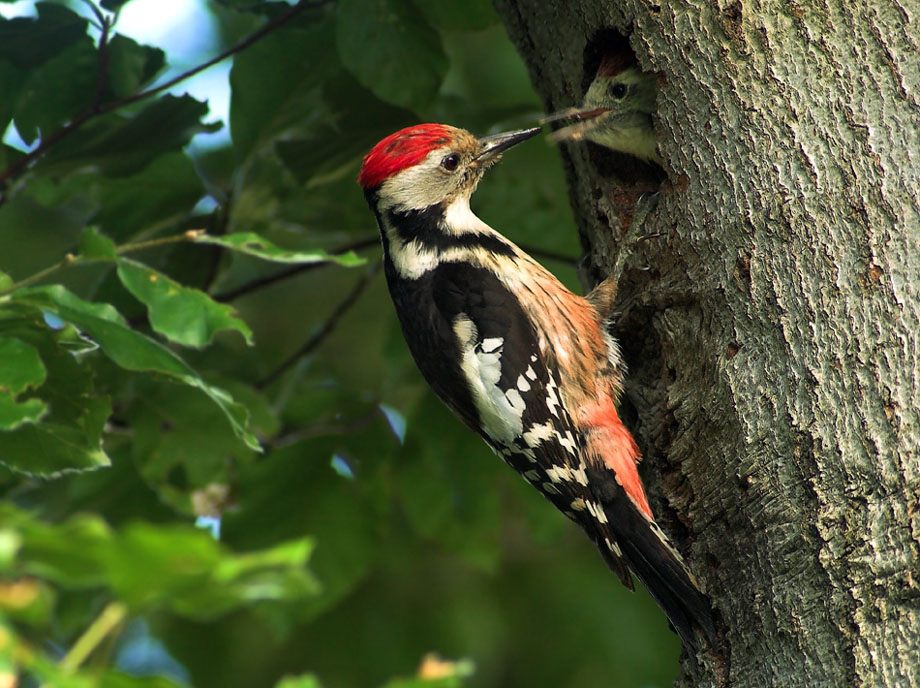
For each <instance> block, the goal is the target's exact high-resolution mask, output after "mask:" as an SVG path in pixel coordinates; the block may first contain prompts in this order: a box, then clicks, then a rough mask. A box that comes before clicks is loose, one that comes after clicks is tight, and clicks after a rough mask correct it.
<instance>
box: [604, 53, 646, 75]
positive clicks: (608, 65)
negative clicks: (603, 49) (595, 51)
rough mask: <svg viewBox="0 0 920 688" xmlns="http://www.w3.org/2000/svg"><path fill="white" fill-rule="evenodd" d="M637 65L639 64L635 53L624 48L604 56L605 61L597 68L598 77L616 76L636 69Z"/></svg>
mask: <svg viewBox="0 0 920 688" xmlns="http://www.w3.org/2000/svg"><path fill="white" fill-rule="evenodd" d="M637 64H639V62H638V61H637V60H636V56H635V55H634V54H633V52H632V51H631V50H629V49H628V48H622V49H620V50H616V51H614V52H608V53H606V54H605V55H604V59H602V60H601V63H600V65H599V66H598V68H597V75H598V76H616V75H617V74H619V73H620V72H622V71H624V70H626V69H629V68H630V67H635V66H636V65H637Z"/></svg>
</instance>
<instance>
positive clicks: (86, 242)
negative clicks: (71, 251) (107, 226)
mask: <svg viewBox="0 0 920 688" xmlns="http://www.w3.org/2000/svg"><path fill="white" fill-rule="evenodd" d="M77 250H78V251H79V253H80V255H81V256H83V257H85V258H97V259H101V260H115V258H117V253H116V252H115V242H114V241H112V240H111V239H109V238H108V237H107V236H103V235H102V234H100V233H99V230H98V229H96V228H95V227H87V228H86V229H84V230H83V234H81V235H80V245H79V247H78V249H77Z"/></svg>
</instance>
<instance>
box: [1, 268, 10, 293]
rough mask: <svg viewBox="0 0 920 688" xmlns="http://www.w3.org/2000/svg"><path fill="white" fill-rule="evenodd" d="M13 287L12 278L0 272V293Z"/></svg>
mask: <svg viewBox="0 0 920 688" xmlns="http://www.w3.org/2000/svg"><path fill="white" fill-rule="evenodd" d="M12 286H13V278H12V277H10V276H9V275H7V274H6V273H5V272H3V270H0V291H6V290H7V289H9V288H10V287H12Z"/></svg>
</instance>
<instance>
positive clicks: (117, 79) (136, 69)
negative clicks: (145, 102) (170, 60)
mask: <svg viewBox="0 0 920 688" xmlns="http://www.w3.org/2000/svg"><path fill="white" fill-rule="evenodd" d="M102 4H103V6H105V2H103V3H102ZM107 59H108V77H109V88H111V90H112V95H113V96H114V97H115V98H127V97H128V96H132V95H134V94H135V93H137V92H138V90H139V89H140V87H141V86H142V85H143V84H145V83H147V82H148V81H150V80H151V79H152V78H153V77H154V76H155V75H156V74H157V73H158V72H159V71H160V70H161V69H163V67H164V66H165V64H166V53H164V52H163V51H162V50H160V49H159V48H154V47H152V46H149V45H141V44H139V43H138V42H137V41H135V40H134V39H133V38H128V37H127V36H122V35H121V34H115V35H114V36H112V38H111V39H110V40H109V43H108V47H107Z"/></svg>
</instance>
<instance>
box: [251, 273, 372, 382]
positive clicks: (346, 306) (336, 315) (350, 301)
mask: <svg viewBox="0 0 920 688" xmlns="http://www.w3.org/2000/svg"><path fill="white" fill-rule="evenodd" d="M379 270H380V263H374V264H373V265H371V267H370V269H369V270H368V271H367V272H365V273H364V275H363V276H362V277H361V279H359V280H358V282H357V283H356V284H355V286H354V287H353V288H352V290H351V291H350V292H349V293H348V295H347V296H346V297H345V298H344V299H342V301H341V302H339V304H338V305H337V306H336V307H335V309H334V310H333V311H332V313H331V314H330V315H329V317H328V318H327V319H326V321H325V322H324V323H323V324H322V325H321V326H320V328H319V329H318V330H317V331H316V332H314V333H313V334H312V335H310V338H309V339H307V341H306V342H304V344H303V346H301V347H300V348H299V349H298V350H297V351H295V352H294V353H293V354H291V355H290V356H288V357H287V358H286V359H285V360H284V362H283V363H281V365H279V366H278V367H277V368H275V369H274V370H273V371H272V372H270V373H269V374H268V375H266V376H265V377H263V378H262V379H261V380H259V381H258V382H257V383H256V388H257V389H264V388H265V387H268V386H269V385H270V384H271V383H272V382H274V381H275V380H277V379H278V378H279V377H281V375H282V374H283V373H284V372H285V371H286V370H287V369H288V368H290V367H291V366H293V365H294V364H295V363H297V361H299V360H300V359H301V358H303V357H304V356H309V355H310V354H311V353H313V352H314V351H315V350H316V349H317V347H319V345H320V344H322V343H323V342H324V341H325V340H326V338H327V337H328V336H329V335H330V334H332V332H333V331H334V330H335V328H336V325H338V323H339V320H341V318H342V316H343V315H345V314H346V313H347V312H348V311H349V310H351V307H352V306H354V305H355V303H356V302H357V301H358V298H359V297H360V296H361V294H362V293H364V290H365V289H366V288H367V286H368V284H370V282H371V279H372V278H373V277H374V275H376V274H377V272H378V271H379Z"/></svg>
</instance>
